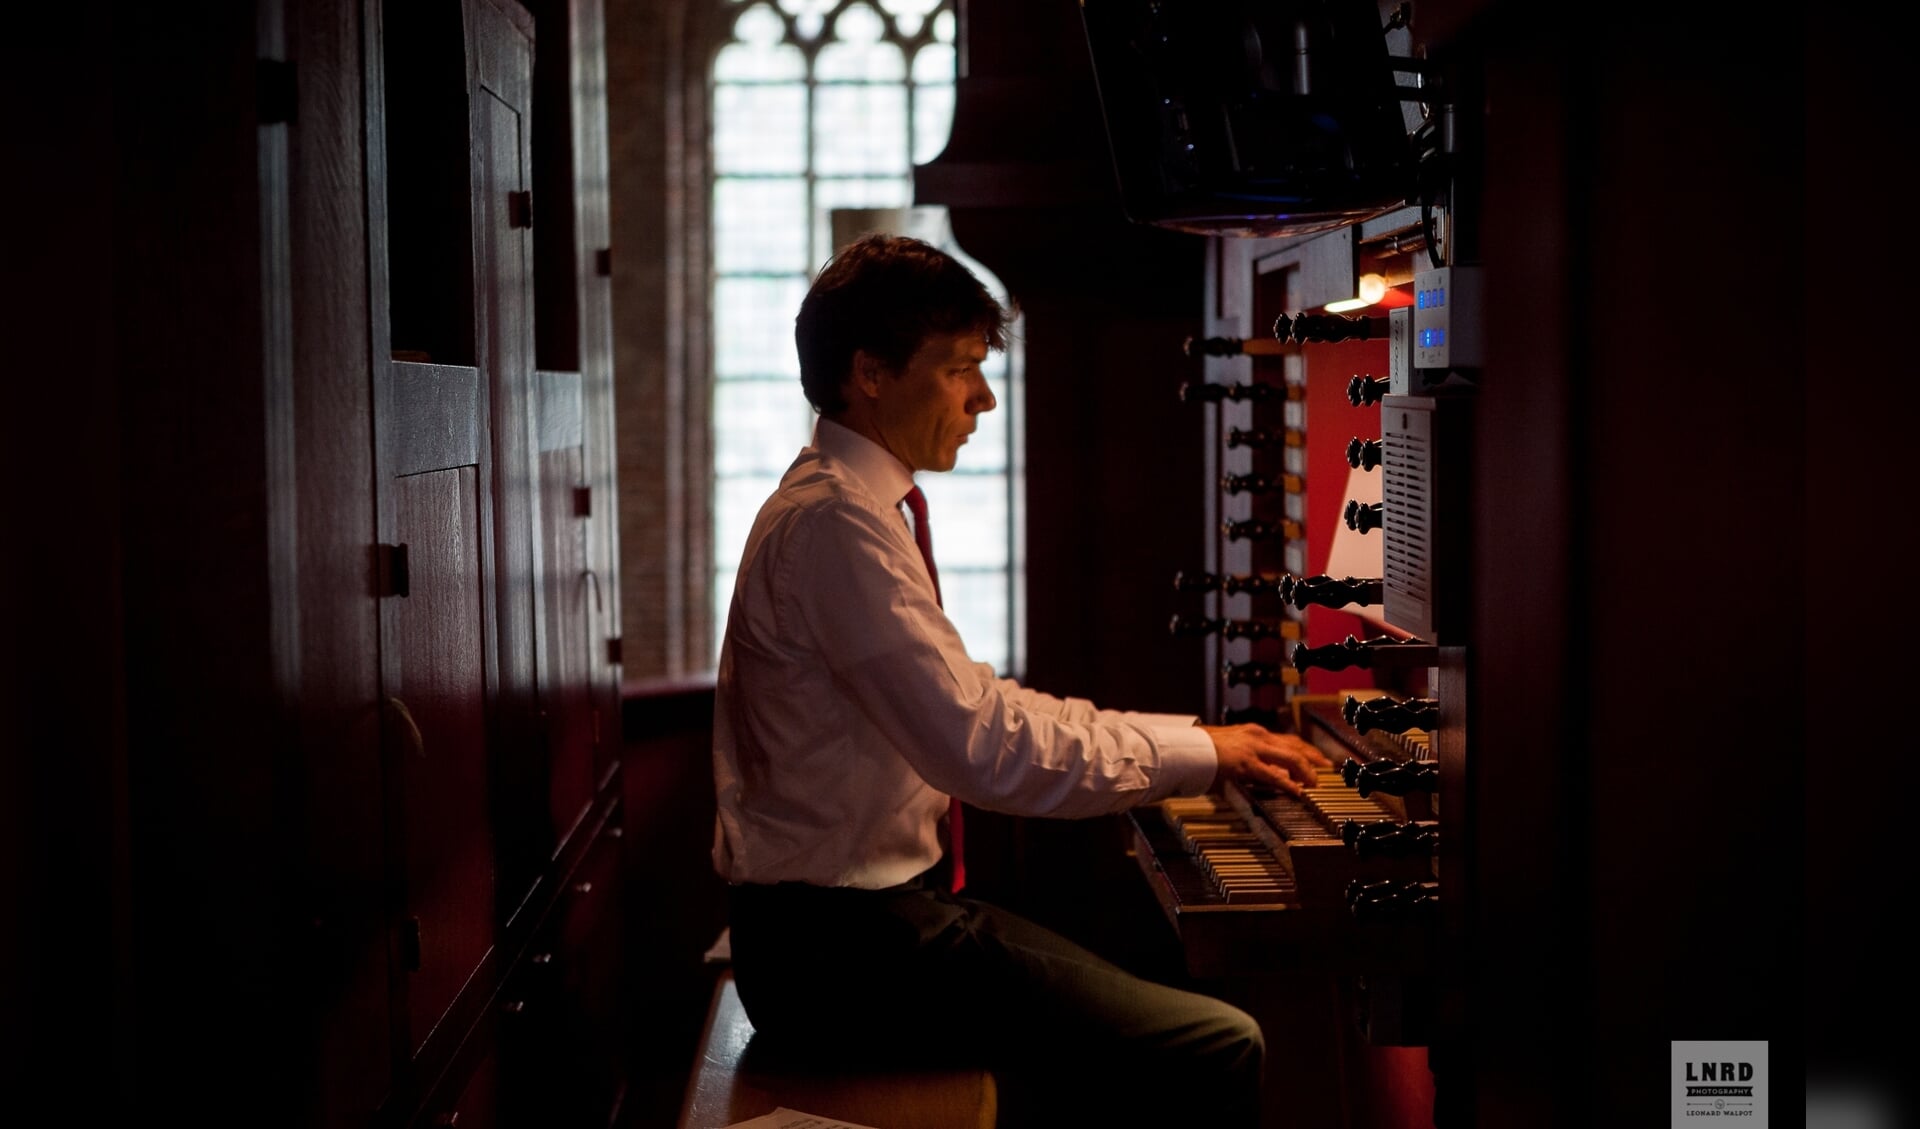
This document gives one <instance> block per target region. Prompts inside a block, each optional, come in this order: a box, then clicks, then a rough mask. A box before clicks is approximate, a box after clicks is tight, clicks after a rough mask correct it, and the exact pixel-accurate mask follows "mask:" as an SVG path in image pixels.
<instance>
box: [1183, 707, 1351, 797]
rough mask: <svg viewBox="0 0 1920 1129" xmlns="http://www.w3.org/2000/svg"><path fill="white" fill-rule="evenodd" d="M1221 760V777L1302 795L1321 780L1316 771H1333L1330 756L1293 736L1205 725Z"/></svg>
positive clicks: (1252, 727) (1253, 727) (1259, 729)
mask: <svg viewBox="0 0 1920 1129" xmlns="http://www.w3.org/2000/svg"><path fill="white" fill-rule="evenodd" d="M1200 728H1202V729H1204V730H1206V732H1207V736H1209V737H1211V738H1213V751H1214V755H1215V756H1217V757H1219V758H1220V770H1219V776H1220V778H1221V779H1224V780H1232V781H1234V782H1236V783H1240V784H1252V785H1255V786H1256V787H1261V788H1277V789H1279V790H1280V791H1282V792H1285V793H1287V794H1288V795H1290V796H1296V797H1297V796H1299V795H1301V794H1302V793H1303V792H1304V791H1305V790H1306V785H1309V784H1313V783H1316V782H1317V781H1318V779H1319V777H1318V775H1317V774H1316V773H1315V771H1314V770H1315V769H1316V768H1332V767H1333V762H1332V761H1330V760H1328V759H1327V755H1326V754H1325V753H1323V752H1321V751H1320V750H1319V749H1316V748H1314V747H1313V746H1312V745H1311V744H1309V743H1308V742H1306V741H1303V740H1301V739H1300V738H1298V737H1296V736H1294V735H1293V734H1291V733H1275V732H1273V731H1272V730H1271V729H1267V728H1265V727H1263V726H1259V725H1203V726H1201V727H1200Z"/></svg>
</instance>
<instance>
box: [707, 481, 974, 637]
mask: <svg viewBox="0 0 1920 1129" xmlns="http://www.w3.org/2000/svg"><path fill="white" fill-rule="evenodd" d="M799 452H800V448H798V447H795V448H794V449H793V452H792V453H793V454H798V453H799ZM788 461H792V460H791V459H789V460H788ZM779 485H780V476H778V475H753V476H751V477H747V478H721V479H717V480H716V481H715V482H714V484H713V536H714V542H713V563H714V567H716V568H721V569H727V570H732V569H737V568H739V567H740V554H741V552H742V551H743V550H744V549H746V547H747V534H749V533H751V532H753V519H754V515H756V514H758V513H759V512H760V505H761V503H763V502H765V501H766V500H767V498H768V496H770V495H771V494H772V493H773V490H774V487H776V486H779ZM935 559H936V560H938V558H935ZM720 606H721V607H725V606H726V605H725V604H722V605H720Z"/></svg>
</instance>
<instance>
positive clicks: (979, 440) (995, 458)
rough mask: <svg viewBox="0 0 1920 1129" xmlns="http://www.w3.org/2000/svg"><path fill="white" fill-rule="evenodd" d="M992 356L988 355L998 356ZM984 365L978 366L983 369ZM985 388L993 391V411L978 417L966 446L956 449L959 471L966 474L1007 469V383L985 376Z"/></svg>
mask: <svg viewBox="0 0 1920 1129" xmlns="http://www.w3.org/2000/svg"><path fill="white" fill-rule="evenodd" d="M999 355H1000V354H998V353H995V354H992V356H996V357H997V356H999ZM986 367H987V366H985V365H982V366H981V368H982V369H983V370H985V369H986ZM987 387H988V388H990V389H992V390H993V401H994V404H995V407H994V410H993V411H991V412H988V413H987V414H985V415H983V416H981V417H980V425H979V427H977V428H976V429H975V430H974V433H973V435H972V436H970V437H969V438H968V439H967V445H966V446H964V447H962V448H960V469H961V470H969V471H982V472H985V471H995V472H998V473H1005V472H1006V469H1007V412H1008V411H1010V410H1011V405H1009V404H1008V403H1007V381H1006V377H1005V376H1002V377H1000V378H998V379H995V378H994V377H993V376H992V375H991V374H989V375H988V377H987Z"/></svg>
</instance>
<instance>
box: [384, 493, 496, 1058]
mask: <svg viewBox="0 0 1920 1129" xmlns="http://www.w3.org/2000/svg"><path fill="white" fill-rule="evenodd" d="M478 490H479V478H478V473H477V472H476V470H475V469H474V468H472V467H462V468H459V469H456V470H449V471H440V472H436V473H433V474H422V475H413V476H410V477H407V478H402V479H399V480H398V481H396V482H395V483H394V487H393V499H394V523H395V528H396V531H397V533H398V535H399V536H400V537H401V538H402V540H403V541H404V542H405V543H406V544H407V545H408V548H409V554H408V555H409V567H410V571H411V574H412V584H411V589H412V592H411V595H409V596H407V597H405V598H404V599H393V600H390V601H389V603H390V604H391V605H392V607H393V627H394V629H395V630H394V637H395V639H396V641H397V643H398V652H399V653H398V655H397V656H396V658H397V660H398V663H399V666H400V671H401V677H400V680H399V693H398V697H399V699H400V701H401V702H403V703H404V704H405V712H406V715H407V716H406V718H404V719H403V718H398V717H396V718H395V724H396V725H397V726H398V727H399V730H400V737H401V739H400V740H398V741H397V742H396V748H395V751H394V753H393V756H394V757H395V758H396V759H397V760H398V762H399V763H398V764H397V765H395V768H396V769H397V772H398V775H399V777H400V779H401V782H402V792H403V798H402V813H401V821H402V824H403V832H402V841H403V844H404V846H403V850H404V856H405V861H404V863H403V870H404V874H405V882H406V907H407V913H408V916H410V917H412V918H414V919H417V920H418V922H419V937H420V942H419V952H420V957H419V968H418V970H417V971H416V972H414V973H413V974H412V976H411V977H410V978H409V980H408V984H407V1015H408V1028H409V1038H410V1040H411V1041H410V1046H411V1048H412V1049H413V1050H415V1051H417V1050H419V1048H420V1046H421V1045H422V1043H424V1042H425V1040H426V1037H427V1035H428V1034H429V1032H431V1030H432V1028H433V1025H434V1024H435V1023H436V1022H437V1021H438V1020H439V1018H440V1016H441V1015H442V1014H444V1013H445V1011H446V1010H447V1007H448V1006H449V1005H450V1004H451V1003H452V1002H453V999H454V997H455V996H456V995H457V994H458V993H459V991H460V989H461V986H462V985H463V984H465V983H466V981H467V978H468V976H469V975H470V974H471V973H472V972H473V970H474V969H475V968H476V967H477V966H478V965H479V964H480V962H481V960H482V958H483V957H485V955H486V953H487V950H488V948H489V947H490V946H491V944H492V940H493V920H494V899H493V848H492V841H493V837H492V831H491V827H490V824H489V814H490V813H489V803H488V799H489V796H488V786H487V742H486V733H487V726H486V722H487V709H486V705H487V703H486V700H485V694H484V692H483V688H484V686H485V673H484V672H485V647H484V631H483V621H482V615H483V613H482V600H483V595H484V590H483V587H482V581H481V573H480V565H481V541H480V535H479V517H478V510H479V503H478V499H477V493H478ZM408 720H410V722H411V727H412V728H411V730H409V729H408V726H407V722H408ZM415 732H417V734H418V736H417V738H415V737H414V733H415Z"/></svg>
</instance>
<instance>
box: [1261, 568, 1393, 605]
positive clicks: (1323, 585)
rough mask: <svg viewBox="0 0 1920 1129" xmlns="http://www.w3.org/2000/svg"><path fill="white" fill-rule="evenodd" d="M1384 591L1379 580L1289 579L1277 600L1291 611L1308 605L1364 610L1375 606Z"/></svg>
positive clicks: (1282, 586) (1283, 585) (1329, 577)
mask: <svg viewBox="0 0 1920 1129" xmlns="http://www.w3.org/2000/svg"><path fill="white" fill-rule="evenodd" d="M1385 591H1386V585H1385V582H1384V581H1383V580H1381V579H1380V578H1379V577H1374V578H1372V579H1368V580H1356V579H1354V578H1353V577H1351V576H1349V577H1345V578H1343V579H1340V580H1335V579H1334V578H1333V577H1331V576H1309V577H1306V578H1305V579H1299V580H1296V579H1295V578H1293V577H1291V576H1289V577H1287V578H1286V579H1285V581H1284V582H1283V583H1282V584H1281V588H1280V598H1281V599H1282V600H1284V601H1286V602H1287V603H1288V604H1291V605H1292V606H1293V607H1295V608H1305V607H1306V606H1307V605H1308V604H1318V605H1320V606H1321V607H1323V608H1344V607H1346V606H1347V605H1348V604H1358V605H1360V606H1361V607H1366V606H1368V605H1371V604H1378V603H1379V602H1380V601H1381V600H1382V599H1383V598H1384V596H1385Z"/></svg>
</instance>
